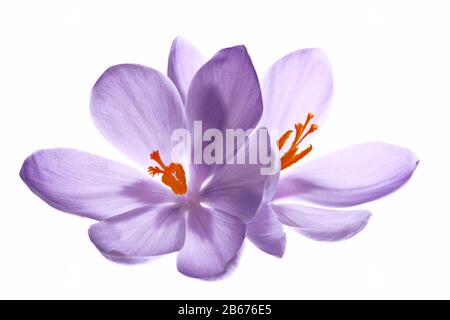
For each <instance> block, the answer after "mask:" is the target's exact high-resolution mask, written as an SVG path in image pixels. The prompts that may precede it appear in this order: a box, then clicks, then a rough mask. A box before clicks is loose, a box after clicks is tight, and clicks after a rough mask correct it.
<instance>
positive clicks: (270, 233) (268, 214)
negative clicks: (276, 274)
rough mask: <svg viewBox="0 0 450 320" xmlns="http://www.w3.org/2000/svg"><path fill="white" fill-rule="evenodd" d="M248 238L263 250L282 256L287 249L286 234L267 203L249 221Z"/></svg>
mask: <svg viewBox="0 0 450 320" xmlns="http://www.w3.org/2000/svg"><path fill="white" fill-rule="evenodd" d="M247 238H248V239H249V240H250V241H251V242H253V244H255V245H256V246H257V247H258V248H259V249H261V250H262V251H264V252H266V253H268V254H271V255H274V256H277V257H282V256H283V254H284V250H285V249H286V234H285V233H284V231H283V226H282V224H281V223H280V222H279V221H278V219H277V217H276V215H275V212H274V211H273V210H272V208H271V207H270V205H268V204H265V205H263V206H262V207H261V208H260V209H259V210H258V213H257V214H256V216H255V217H254V218H253V219H252V220H251V221H250V222H248V223H247Z"/></svg>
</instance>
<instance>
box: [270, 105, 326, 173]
mask: <svg viewBox="0 0 450 320" xmlns="http://www.w3.org/2000/svg"><path fill="white" fill-rule="evenodd" d="M313 117H314V115H313V114H312V113H308V116H307V117H306V120H305V123H304V124H302V123H296V124H295V137H294V140H293V141H292V144H291V146H290V147H289V149H288V150H287V151H286V152H285V153H284V155H283V156H282V157H281V170H283V169H286V168H287V167H289V166H291V165H293V164H294V163H296V162H298V161H300V160H301V159H303V158H304V157H305V156H306V155H307V154H308V153H310V152H311V150H312V145H309V146H308V147H307V148H305V149H304V150H302V151H301V152H300V153H298V147H299V145H300V143H302V141H303V140H305V138H306V137H307V136H308V135H310V134H311V133H313V132H314V131H316V130H317V129H318V128H319V127H318V126H317V125H316V124H315V123H313V124H311V126H310V127H309V129H308V131H306V133H304V131H305V128H306V127H308V124H309V122H310V121H311V119H312V118H313ZM303 133H304V134H303ZM291 134H292V130H288V131H286V132H285V133H284V134H283V135H282V136H281V137H280V139H279V140H278V149H279V150H281V149H282V148H283V146H284V144H285V143H286V141H287V139H288V138H289V136H290V135H291Z"/></svg>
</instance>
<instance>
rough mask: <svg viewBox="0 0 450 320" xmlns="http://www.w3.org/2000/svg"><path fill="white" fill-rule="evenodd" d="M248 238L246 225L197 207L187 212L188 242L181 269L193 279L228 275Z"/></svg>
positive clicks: (185, 246) (179, 259) (222, 214)
mask: <svg viewBox="0 0 450 320" xmlns="http://www.w3.org/2000/svg"><path fill="white" fill-rule="evenodd" d="M244 238H245V225H244V224H243V223H242V222H240V221H239V220H238V219H236V218H235V217H232V216H230V215H228V214H226V213H223V212H222V211H220V210H214V209H210V208H204V207H197V208H192V209H191V210H190V211H189V213H188V219H187V232H186V241H185V243H184V246H183V248H182V249H181V251H180V252H179V253H178V258H177V267H178V270H179V271H180V272H181V273H183V274H185V275H187V276H189V277H193V278H201V279H211V278H216V277H220V276H221V275H223V274H225V273H226V272H227V270H228V268H229V266H230V264H232V263H233V261H234V259H235V257H236V256H237V254H238V252H239V249H240V248H241V246H242V242H243V241H244Z"/></svg>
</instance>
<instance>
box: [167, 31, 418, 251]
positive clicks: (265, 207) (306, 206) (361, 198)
mask: <svg viewBox="0 0 450 320" xmlns="http://www.w3.org/2000/svg"><path fill="white" fill-rule="evenodd" d="M171 60H172V65H174V66H173V67H172V70H176V71H177V72H175V73H174V74H172V78H173V79H174V82H175V83H176V84H177V86H178V89H179V91H180V92H185V91H186V88H187V86H188V79H191V78H192V75H193V74H194V73H195V70H196V69H195V67H196V66H197V65H201V61H202V60H201V55H200V54H199V53H198V51H197V49H195V47H193V46H192V44H190V43H189V42H187V41H186V40H183V39H176V40H175V41H174V44H173V45H172V55H171ZM190 61H195V63H194V64H191V63H190ZM169 75H170V74H169ZM261 91H262V95H263V103H264V112H263V115H262V118H261V121H260V122H259V126H265V127H267V128H269V129H277V130H279V132H280V133H281V135H280V137H279V140H278V147H279V149H280V155H281V158H280V160H281V170H282V171H281V174H280V178H279V182H278V185H275V186H274V185H272V187H271V188H270V190H268V191H269V192H268V193H269V195H267V196H266V197H265V201H264V202H263V204H262V205H261V207H260V209H259V211H258V213H257V215H256V216H255V218H254V219H253V220H252V221H251V222H249V223H248V224H247V237H248V238H249V239H250V241H252V242H253V243H254V244H255V245H256V246H257V247H259V248H260V249H261V250H263V251H265V252H267V253H269V254H272V255H275V256H282V255H283V253H284V250H285V245H286V236H285V233H284V231H283V226H282V224H284V225H287V226H289V227H292V228H294V229H295V230H297V231H298V232H300V233H301V234H303V235H304V236H306V237H309V238H312V239H315V240H320V241H337V240H344V239H348V238H350V237H352V236H353V235H355V234H357V233H358V232H359V231H361V230H362V229H363V228H364V227H365V226H366V224H367V222H368V220H369V218H370V215H371V213H370V212H369V211H368V210H365V209H359V208H356V209H355V208H352V209H345V210H343V209H342V208H347V207H353V206H356V205H360V204H363V203H366V202H369V201H372V200H376V199H378V198H381V197H383V196H385V195H388V194H390V193H392V192H394V191H395V190H397V189H399V188H400V187H401V186H403V185H404V184H405V183H406V182H407V181H408V180H409V178H410V177H411V176H412V174H413V172H414V170H415V169H416V166H417V164H418V163H419V160H418V158H417V156H416V155H415V154H414V153H412V152H411V151H409V150H408V149H406V148H402V147H399V146H395V145H391V144H387V143H383V142H368V143H363V144H358V145H354V146H350V147H347V148H345V149H342V150H338V151H336V152H333V153H331V154H329V155H326V156H324V157H322V158H319V159H316V160H311V161H309V162H304V161H303V160H302V159H304V158H305V157H306V156H307V155H308V154H309V153H310V152H311V151H312V145H311V144H309V142H310V141H311V138H312V137H313V136H314V134H315V132H316V131H317V130H318V128H319V127H320V126H321V125H322V123H323V120H324V118H325V115H326V114H327V111H328V109H329V106H330V102H331V98H332V94H333V79H332V72H331V67H330V64H329V62H328V59H327V57H326V55H325V53H324V52H323V51H322V50H320V49H304V50H298V51H295V52H292V53H290V54H288V55H286V56H285V57H283V58H281V59H280V60H278V61H277V62H275V63H274V64H273V66H272V67H271V68H270V69H269V70H268V72H267V73H266V74H265V77H264V79H263V81H262V83H261ZM303 119H305V120H304V121H303Z"/></svg>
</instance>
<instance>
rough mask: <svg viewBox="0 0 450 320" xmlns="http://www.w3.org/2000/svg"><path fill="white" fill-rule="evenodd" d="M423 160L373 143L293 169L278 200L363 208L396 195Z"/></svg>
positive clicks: (353, 147) (378, 143) (411, 154)
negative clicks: (393, 194) (366, 203)
mask: <svg viewBox="0 0 450 320" xmlns="http://www.w3.org/2000/svg"><path fill="white" fill-rule="evenodd" d="M418 163H419V160H418V158H417V156H416V155H415V154H414V153H412V152H411V151H409V150H408V149H406V148H402V147H398V146H395V145H391V144H387V143H381V142H369V143H363V144H359V145H354V146H351V147H348V148H345V149H342V150H338V151H336V152H333V153H331V154H329V155H327V156H325V157H322V158H319V159H317V160H313V161H310V162H307V163H305V164H301V165H298V166H296V167H295V168H289V169H287V170H292V172H290V173H289V174H288V175H286V176H284V177H282V178H281V179H280V182H279V184H278V190H277V193H276V194H275V199H281V198H287V197H295V198H296V199H299V200H307V201H311V202H314V203H319V204H322V205H326V206H336V207H345V206H353V205H357V204H361V203H364V202H368V201H372V200H375V199H378V198H380V197H383V196H385V195H387V194H389V193H391V192H394V191H395V190H397V189H398V188H400V187H401V186H402V185H403V184H405V183H406V182H407V181H408V180H409V178H410V177H411V176H412V174H413V172H414V170H415V169H416V167H417V164H418Z"/></svg>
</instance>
